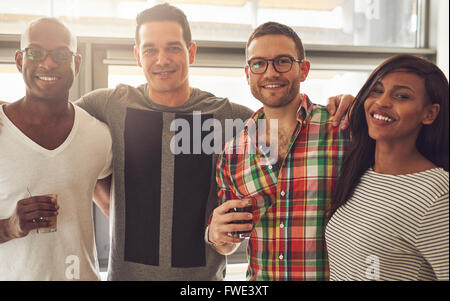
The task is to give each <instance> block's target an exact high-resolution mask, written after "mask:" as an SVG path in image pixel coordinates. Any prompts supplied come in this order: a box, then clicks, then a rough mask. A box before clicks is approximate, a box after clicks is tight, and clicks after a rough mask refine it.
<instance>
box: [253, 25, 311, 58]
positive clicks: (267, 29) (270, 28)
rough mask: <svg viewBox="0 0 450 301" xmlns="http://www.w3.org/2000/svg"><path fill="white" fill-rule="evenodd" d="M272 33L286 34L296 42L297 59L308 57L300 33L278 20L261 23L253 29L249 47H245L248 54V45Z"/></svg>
mask: <svg viewBox="0 0 450 301" xmlns="http://www.w3.org/2000/svg"><path fill="white" fill-rule="evenodd" d="M272 34H273V35H284V36H287V37H288V38H291V39H292V40H293V41H294V42H295V45H296V47H297V52H298V58H297V59H299V60H303V59H304V58H305V57H306V55H305V48H303V43H302V40H301V39H300V37H299V36H298V34H297V33H296V32H295V31H294V30H293V29H292V28H290V27H289V26H287V25H284V24H280V23H277V22H266V23H264V24H261V25H259V26H258V27H257V28H256V29H255V30H254V31H253V33H252V34H251V36H250V38H249V39H248V42H247V47H245V52H246V54H247V51H248V46H249V45H250V43H251V42H252V41H253V40H254V39H256V38H258V37H262V36H265V35H272Z"/></svg>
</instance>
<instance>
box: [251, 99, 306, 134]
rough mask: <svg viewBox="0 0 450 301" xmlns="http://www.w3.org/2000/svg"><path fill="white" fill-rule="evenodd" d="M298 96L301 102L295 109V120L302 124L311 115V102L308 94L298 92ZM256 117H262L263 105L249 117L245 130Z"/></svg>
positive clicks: (256, 119)
mask: <svg viewBox="0 0 450 301" xmlns="http://www.w3.org/2000/svg"><path fill="white" fill-rule="evenodd" d="M300 97H301V98H302V102H301V103H300V106H299V108H298V110H297V121H298V122H300V123H302V124H303V123H304V122H305V121H306V120H307V119H308V117H309V116H310V115H311V112H312V109H313V104H312V102H311V101H310V100H309V97H308V95H306V94H300ZM258 119H264V107H263V108H261V109H259V110H258V111H256V112H255V113H253V115H252V117H250V119H249V120H248V122H247V124H246V125H245V127H244V128H245V130H247V128H248V127H249V126H251V125H254V124H256V123H257V122H258Z"/></svg>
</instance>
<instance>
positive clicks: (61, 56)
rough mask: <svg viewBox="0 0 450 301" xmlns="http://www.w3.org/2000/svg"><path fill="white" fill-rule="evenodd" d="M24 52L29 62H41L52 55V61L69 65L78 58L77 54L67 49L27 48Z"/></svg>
mask: <svg viewBox="0 0 450 301" xmlns="http://www.w3.org/2000/svg"><path fill="white" fill-rule="evenodd" d="M21 51H22V52H25V54H26V56H27V57H28V59H29V60H32V61H36V62H41V61H43V60H45V59H46V58H47V56H49V55H50V57H51V58H52V60H53V61H54V62H55V63H57V64H60V63H67V62H69V61H70V60H71V59H72V57H73V56H76V54H75V53H73V52H72V51H70V50H69V49H67V48H57V49H54V50H47V49H44V48H41V47H27V48H25V49H23V50H21Z"/></svg>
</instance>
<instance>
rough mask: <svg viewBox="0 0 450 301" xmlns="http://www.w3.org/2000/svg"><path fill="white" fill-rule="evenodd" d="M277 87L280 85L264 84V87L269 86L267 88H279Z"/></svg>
mask: <svg viewBox="0 0 450 301" xmlns="http://www.w3.org/2000/svg"><path fill="white" fill-rule="evenodd" d="M279 87H281V85H266V86H264V88H269V89H271V88H279Z"/></svg>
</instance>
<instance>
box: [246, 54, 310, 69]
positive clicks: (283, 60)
mask: <svg viewBox="0 0 450 301" xmlns="http://www.w3.org/2000/svg"><path fill="white" fill-rule="evenodd" d="M269 62H272V65H273V68H274V69H275V71H277V72H278V73H286V72H289V71H291V69H292V64H293V63H294V62H297V63H301V62H303V60H297V59H295V58H293V57H292V56H286V55H280V56H277V57H276V58H274V59H263V58H254V59H251V60H248V61H247V64H248V66H249V67H250V71H251V72H252V73H254V74H262V73H264V72H266V71H267V67H268V66H269Z"/></svg>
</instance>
